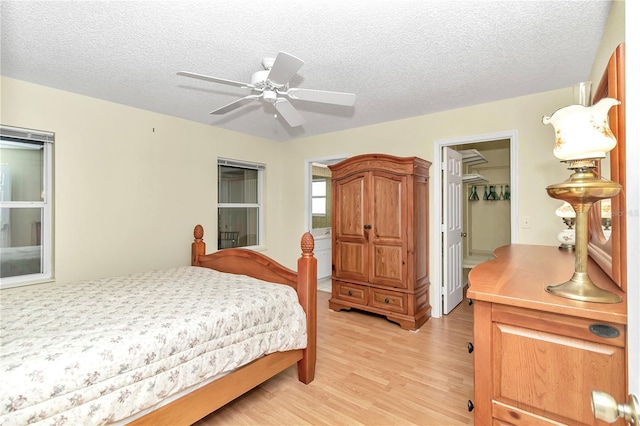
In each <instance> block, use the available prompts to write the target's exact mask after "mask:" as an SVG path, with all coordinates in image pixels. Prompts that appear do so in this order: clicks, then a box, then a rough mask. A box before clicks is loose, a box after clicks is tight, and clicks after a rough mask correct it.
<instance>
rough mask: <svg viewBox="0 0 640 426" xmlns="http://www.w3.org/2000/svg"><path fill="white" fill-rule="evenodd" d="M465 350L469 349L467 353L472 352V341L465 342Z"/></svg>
mask: <svg viewBox="0 0 640 426" xmlns="http://www.w3.org/2000/svg"><path fill="white" fill-rule="evenodd" d="M467 350H468V351H469V353H471V352H473V343H471V342H469V343H468V344H467Z"/></svg>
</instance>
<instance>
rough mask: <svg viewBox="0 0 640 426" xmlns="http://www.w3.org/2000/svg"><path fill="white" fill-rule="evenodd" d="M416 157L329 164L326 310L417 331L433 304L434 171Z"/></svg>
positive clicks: (371, 157)
mask: <svg viewBox="0 0 640 426" xmlns="http://www.w3.org/2000/svg"><path fill="white" fill-rule="evenodd" d="M430 166H431V163H430V162H428V161H426V160H423V159H420V158H417V157H394V156H391V155H386V154H366V155H359V156H356V157H352V158H348V159H346V160H344V161H342V162H340V163H338V164H335V165H332V166H329V168H330V169H331V180H332V190H333V191H332V227H333V231H332V274H331V278H332V284H331V285H332V290H331V299H330V300H329V308H331V309H332V310H335V311H339V310H342V309H351V308H355V309H360V310H364V311H368V312H373V313H376V314H380V315H384V316H386V317H387V319H389V320H391V321H394V322H396V323H398V324H400V326H401V327H402V328H404V329H408V330H415V329H417V328H419V327H420V326H421V325H422V324H424V323H425V322H426V321H427V320H428V319H429V317H430V316H431V305H430V304H429V284H430V283H429V236H428V233H429V208H428V207H429V167H430Z"/></svg>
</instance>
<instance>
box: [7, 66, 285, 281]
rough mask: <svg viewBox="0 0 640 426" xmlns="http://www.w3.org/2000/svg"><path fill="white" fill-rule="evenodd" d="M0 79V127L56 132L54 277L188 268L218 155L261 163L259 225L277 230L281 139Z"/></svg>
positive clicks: (210, 223) (212, 211)
mask: <svg viewBox="0 0 640 426" xmlns="http://www.w3.org/2000/svg"><path fill="white" fill-rule="evenodd" d="M1 84H2V85H1V87H2V93H1V96H2V98H1V99H2V104H1V107H2V124H5V125H10V126H17V127H26V128H33V129H40V130H47V131H52V132H55V157H54V163H55V167H54V174H55V178H54V179H55V181H54V195H55V209H54V223H55V225H54V232H55V276H56V278H57V280H58V281H59V282H66V281H76V280H80V279H85V278H93V277H102V276H109V275H114V274H121V273H129V272H135V271H143V270H148V269H157V268H163V267H171V266H178V265H186V264H188V263H189V259H190V243H191V241H192V239H193V234H192V231H193V226H194V225H195V224H197V223H200V224H202V225H203V226H204V227H205V239H206V240H207V241H209V242H210V248H211V249H214V248H215V244H216V237H215V235H216V232H217V230H216V226H217V210H216V200H217V162H216V161H217V157H218V156H222V157H226V158H239V159H242V160H247V161H255V162H260V163H266V165H267V170H268V176H267V193H266V199H267V200H268V201H267V203H268V208H269V213H268V214H267V216H266V230H267V232H270V231H271V230H277V227H278V226H281V225H280V221H279V219H278V217H277V216H278V214H277V212H278V209H279V206H280V205H281V199H280V197H281V192H280V190H279V188H278V183H279V182H280V180H281V177H280V172H281V170H282V168H281V162H280V160H279V155H278V153H279V149H280V145H279V144H277V143H275V142H270V141H267V140H261V139H256V138H254V137H250V136H246V135H241V134H238V133H233V132H229V131H225V130H221V129H217V128H215V127H212V126H207V125H202V124H197V123H193V122H189V121H185V120H181V119H176V118H172V117H168V116H164V115H160V114H155V113H151V112H148V111H143V110H139V109H135V108H130V107H126V106H122V105H119V104H114V103H111V102H105V101H100V100H97V99H93V98H89V97H85V96H79V95H76V94H72V93H68V92H64V91H60V90H54V89H50V88H46V87H42V86H37V85H34V84H29V83H25V82H22V81H18V80H13V79H9V78H2V80H1ZM274 234H275V235H277V232H274ZM269 236H270V235H267V237H269ZM270 240H271V241H276V242H277V241H279V239H277V238H274V239H270Z"/></svg>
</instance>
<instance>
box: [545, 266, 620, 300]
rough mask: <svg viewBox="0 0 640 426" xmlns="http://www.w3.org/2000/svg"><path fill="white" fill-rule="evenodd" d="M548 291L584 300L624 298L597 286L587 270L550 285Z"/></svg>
mask: <svg viewBox="0 0 640 426" xmlns="http://www.w3.org/2000/svg"><path fill="white" fill-rule="evenodd" d="M545 290H546V291H547V292H548V293H551V294H554V295H556V296H560V297H565V298H567V299H573V300H580V301H582V302H597V303H619V302H622V298H621V297H620V296H618V295H617V294H615V293H611V292H609V291H607V290H603V289H601V288H600V287H598V286H596V285H595V284H594V283H593V281H591V279H590V278H589V275H587V273H585V272H574V273H573V276H572V277H571V279H570V280H569V281H567V282H565V283H562V284H557V285H550V286H547V288H546V289H545Z"/></svg>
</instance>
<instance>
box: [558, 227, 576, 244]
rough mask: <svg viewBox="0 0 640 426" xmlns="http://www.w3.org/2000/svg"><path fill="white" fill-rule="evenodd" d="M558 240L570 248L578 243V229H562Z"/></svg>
mask: <svg viewBox="0 0 640 426" xmlns="http://www.w3.org/2000/svg"><path fill="white" fill-rule="evenodd" d="M557 238H558V241H559V242H560V244H561V245H562V247H566V248H569V247H571V246H575V245H576V230H575V229H573V228H571V229H569V228H566V229H563V230H562V231H560V232H559V233H558V235H557Z"/></svg>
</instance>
